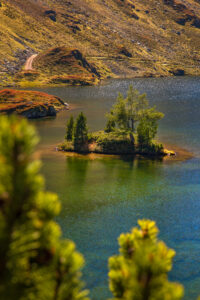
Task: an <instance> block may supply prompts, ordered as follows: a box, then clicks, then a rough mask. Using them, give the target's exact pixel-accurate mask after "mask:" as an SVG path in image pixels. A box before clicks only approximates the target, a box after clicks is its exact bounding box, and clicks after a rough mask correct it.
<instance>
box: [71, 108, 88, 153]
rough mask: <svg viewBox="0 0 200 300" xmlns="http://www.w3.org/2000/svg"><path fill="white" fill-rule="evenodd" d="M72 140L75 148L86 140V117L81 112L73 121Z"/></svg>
mask: <svg viewBox="0 0 200 300" xmlns="http://www.w3.org/2000/svg"><path fill="white" fill-rule="evenodd" d="M73 140H74V147H75V149H79V148H80V147H81V146H83V145H85V143H86V142H87V141H88V128H87V119H86V117H85V115H84V114H83V113H82V112H81V113H80V114H79V116H78V117H77V119H76V122H75V126H74V134H73Z"/></svg>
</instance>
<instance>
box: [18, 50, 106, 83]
mask: <svg viewBox="0 0 200 300" xmlns="http://www.w3.org/2000/svg"><path fill="white" fill-rule="evenodd" d="M32 68H33V70H28V71H22V72H19V73H17V74H16V75H15V77H14V78H15V81H16V83H18V84H19V85H28V83H32V84H35V85H41V84H42V85H47V84H68V85H92V84H95V83H97V82H98V81H99V79H100V77H101V76H100V74H99V72H98V71H97V70H96V68H95V67H94V66H93V65H92V64H90V63H88V61H87V60H86V59H85V58H84V57H83V55H82V54H81V52H80V51H79V50H77V49H69V48H67V47H56V48H51V49H49V50H47V51H44V52H41V53H40V54H39V55H37V57H36V58H35V59H34V60H33V65H32Z"/></svg>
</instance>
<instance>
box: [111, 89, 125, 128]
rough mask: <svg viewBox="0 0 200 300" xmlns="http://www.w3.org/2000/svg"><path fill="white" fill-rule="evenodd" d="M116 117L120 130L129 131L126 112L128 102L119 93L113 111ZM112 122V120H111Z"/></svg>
mask: <svg viewBox="0 0 200 300" xmlns="http://www.w3.org/2000/svg"><path fill="white" fill-rule="evenodd" d="M111 113H112V115H113V116H114V120H115V123H116V124H117V125H118V127H119V128H120V129H127V122H128V118H127V117H128V116H127V111H126V102H125V100H124V98H123V95H122V94H121V93H119V95H118V97H117V101H116V103H115V104H114V105H113V107H112V110H111ZM110 119H111V120H112V118H110Z"/></svg>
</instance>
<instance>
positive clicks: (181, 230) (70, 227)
mask: <svg viewBox="0 0 200 300" xmlns="http://www.w3.org/2000/svg"><path fill="white" fill-rule="evenodd" d="M129 84H133V86H134V87H135V88H137V89H138V90H139V91H140V92H146V93H147V95H148V98H149V100H150V103H151V104H152V105H156V106H157V108H158V109H159V110H160V111H162V112H164V113H165V118H164V119H163V120H162V121H161V122H160V128H159V140H161V141H164V142H165V143H166V144H171V145H176V146H177V147H182V148H184V149H186V150H188V151H191V152H193V153H194V158H192V159H190V160H186V161H177V162H175V161H172V162H168V163H166V162H165V163H163V162H161V161H156V160H149V159H130V158H127V159H119V158H112V157H109V156H108V157H106V156H99V157H98V158H96V159H92V158H88V157H87V156H82V157H73V156H72V157H66V156H65V155H64V154H62V153H57V152H55V150H54V148H55V145H56V144H57V143H59V142H61V141H62V140H63V137H64V134H65V124H66V121H67V119H68V118H69V116H70V115H71V114H73V115H74V116H77V114H78V113H79V112H80V111H83V112H84V113H85V114H86V116H87V118H88V124H89V127H90V129H91V130H98V129H101V128H103V127H104V125H105V118H104V114H105V112H106V111H108V110H109V108H110V107H111V105H112V104H113V103H114V101H115V98H116V96H117V93H118V92H122V93H123V94H124V95H125V93H126V91H127V89H128V86H129ZM37 90H41V91H45V92H48V93H51V94H54V95H57V96H59V97H61V98H62V99H64V100H65V101H66V102H69V103H70V105H71V106H72V107H73V110H71V111H62V112H60V113H59V114H58V115H57V117H56V118H55V119H45V120H37V121H32V122H33V123H34V124H35V125H36V126H37V129H38V132H39V134H40V136H41V142H40V145H39V150H40V151H41V154H42V160H43V168H42V172H43V174H44V175H45V178H46V185H47V188H48V190H51V191H54V192H56V193H58V195H59V197H60V199H61V201H62V212H61V215H60V217H59V218H58V222H59V224H60V225H61V227H62V230H63V233H64V236H65V237H67V238H70V239H72V240H74V241H75V242H76V244H77V248H78V250H79V251H80V252H82V253H83V255H84V256H85V259H86V267H85V268H84V280H85V281H86V283H87V287H88V288H89V289H90V290H91V298H92V299H93V300H103V299H106V298H108V297H109V296H110V293H109V291H108V279H107V272H108V268H107V260H108V257H109V256H111V255H113V254H116V253H117V252H118V244H117V238H118V236H119V235H120V233H121V232H128V231H130V229H131V228H132V227H133V226H135V225H136V224H137V220H138V219H141V218H150V219H153V220H155V221H156V222H157V224H158V227H159V229H160V238H161V239H163V240H164V241H165V242H166V243H167V245H168V246H169V247H172V248H174V249H175V250H176V252H177V255H176V257H175V259H174V267H173V270H172V272H171V273H170V279H171V280H173V281H179V282H181V283H183V284H184V286H185V299H187V300H193V299H196V297H197V295H198V294H200V78H195V77H192V78H190V77H182V78H181V77H179V78H178V77H176V78H165V79H163V78H159V79H157V78H156V79H155V78H154V79H153V78H149V79H134V80H110V81H108V82H106V83H105V84H104V85H101V86H95V87H70V88H69V87H62V88H43V89H37Z"/></svg>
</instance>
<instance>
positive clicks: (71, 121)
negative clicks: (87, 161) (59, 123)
mask: <svg viewBox="0 0 200 300" xmlns="http://www.w3.org/2000/svg"><path fill="white" fill-rule="evenodd" d="M73 131H74V118H73V116H71V117H70V119H69V120H68V122H67V126H66V135H65V139H66V140H67V141H72V139H73Z"/></svg>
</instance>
